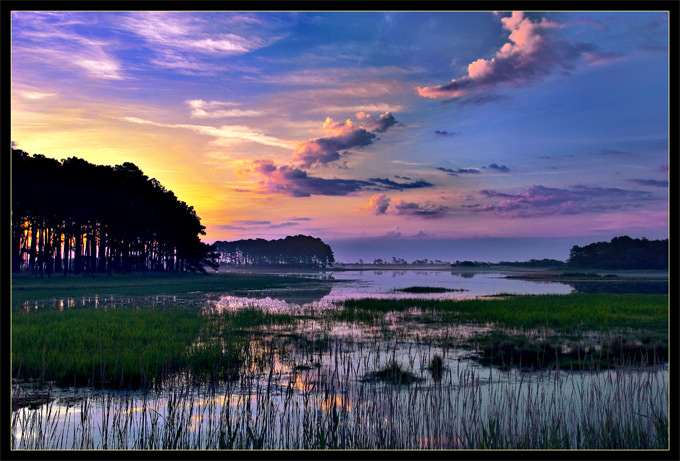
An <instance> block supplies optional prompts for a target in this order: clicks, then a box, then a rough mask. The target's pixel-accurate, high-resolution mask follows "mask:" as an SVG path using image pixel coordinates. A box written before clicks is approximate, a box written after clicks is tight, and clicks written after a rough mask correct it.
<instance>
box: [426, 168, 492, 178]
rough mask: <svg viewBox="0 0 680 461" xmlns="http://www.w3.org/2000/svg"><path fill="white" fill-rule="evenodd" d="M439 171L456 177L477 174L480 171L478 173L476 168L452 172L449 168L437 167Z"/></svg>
mask: <svg viewBox="0 0 680 461" xmlns="http://www.w3.org/2000/svg"><path fill="white" fill-rule="evenodd" d="M437 169H438V170H439V171H443V172H444V173H447V174H450V175H451V176H458V174H479V173H481V171H479V170H478V169H477V168H458V169H457V170H452V169H451V168H442V167H437Z"/></svg>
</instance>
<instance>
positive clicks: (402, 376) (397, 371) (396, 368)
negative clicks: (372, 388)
mask: <svg viewBox="0 0 680 461" xmlns="http://www.w3.org/2000/svg"><path fill="white" fill-rule="evenodd" d="M364 380H365V381H384V382H387V383H390V384H395V385H402V384H405V385H409V384H411V383H414V382H416V381H422V378H419V377H418V376H416V375H415V374H414V373H412V372H410V371H408V370H406V369H404V368H403V367H402V366H401V365H400V364H398V363H397V362H395V361H391V362H389V363H388V364H387V365H386V366H385V367H383V368H381V369H380V370H378V371H373V372H371V373H368V374H367V375H366V376H365V377H364Z"/></svg>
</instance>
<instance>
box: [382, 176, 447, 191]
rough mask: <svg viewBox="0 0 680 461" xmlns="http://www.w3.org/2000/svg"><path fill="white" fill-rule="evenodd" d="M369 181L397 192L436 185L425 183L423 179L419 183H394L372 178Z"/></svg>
mask: <svg viewBox="0 0 680 461" xmlns="http://www.w3.org/2000/svg"><path fill="white" fill-rule="evenodd" d="M369 181H372V182H374V183H377V184H379V185H380V187H382V188H385V189H396V190H402V189H420V188H423V187H433V186H434V184H432V183H429V182H427V181H423V180H422V179H420V180H418V181H413V182H409V183H400V182H396V181H392V180H391V179H389V178H370V179H369Z"/></svg>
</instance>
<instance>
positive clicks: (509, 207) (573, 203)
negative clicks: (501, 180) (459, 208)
mask: <svg viewBox="0 0 680 461" xmlns="http://www.w3.org/2000/svg"><path fill="white" fill-rule="evenodd" d="M479 195H481V196H482V197H485V198H491V199H502V200H500V201H498V202H497V203H491V204H487V205H483V206H479V207H474V208H473V207H468V208H469V209H470V210H471V211H476V212H494V213H496V214H498V215H501V216H506V217H537V216H550V215H562V214H581V213H591V212H606V211H612V210H619V209H622V208H628V207H637V206H640V204H639V203H634V202H635V201H644V200H649V199H651V194H650V193H649V192H645V191H634V190H625V189H618V188H604V187H590V186H584V185H577V186H573V187H572V188H571V189H558V188H552V187H544V186H532V187H530V188H529V189H527V190H525V191H520V192H518V193H517V194H507V193H503V192H497V191H495V190H488V189H485V190H480V191H479Z"/></svg>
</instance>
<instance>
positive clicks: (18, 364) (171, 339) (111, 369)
mask: <svg viewBox="0 0 680 461" xmlns="http://www.w3.org/2000/svg"><path fill="white" fill-rule="evenodd" d="M294 321H295V318H294V317H292V316H290V315H286V314H268V313H264V312H262V311H258V310H255V309H244V310H239V311H235V312H227V313H222V314H219V315H213V316H206V315H202V314H201V313H200V310H198V309H182V308H169V309H159V310H152V309H140V310H135V309H108V310H101V309H92V308H82V309H68V310H66V311H63V312H60V311H54V310H40V311H34V312H28V313H15V314H13V316H12V371H13V375H14V376H15V377H18V378H22V379H39V380H41V381H56V382H57V383H59V384H61V385H86V384H91V385H94V386H106V387H138V386H149V385H154V384H160V383H161V382H162V381H163V379H165V378H167V377H168V376H169V375H170V374H171V373H174V372H178V371H183V370H188V371H191V373H192V375H193V376H194V378H199V379H202V380H205V379H207V378H210V379H213V378H217V379H234V378H235V377H236V376H237V374H238V368H239V365H240V364H241V363H242V361H243V348H244V342H245V341H246V340H247V339H246V337H245V335H244V334H242V333H243V331H244V330H247V329H252V328H256V327H259V326H262V325H274V324H290V323H292V322H294Z"/></svg>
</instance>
